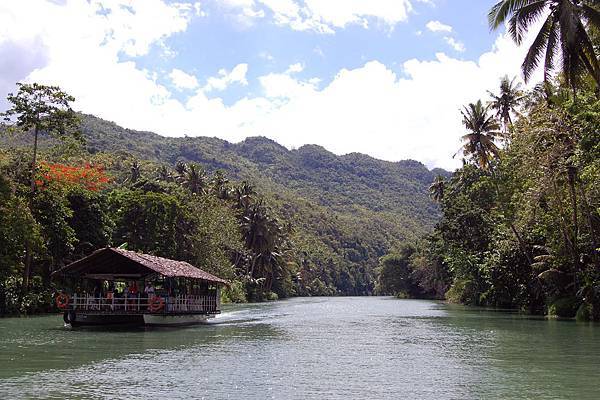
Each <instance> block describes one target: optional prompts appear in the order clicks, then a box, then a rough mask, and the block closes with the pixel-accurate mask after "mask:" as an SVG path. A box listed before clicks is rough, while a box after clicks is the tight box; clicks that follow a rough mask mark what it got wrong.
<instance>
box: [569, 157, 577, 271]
mask: <svg viewBox="0 0 600 400" xmlns="http://www.w3.org/2000/svg"><path fill="white" fill-rule="evenodd" d="M567 176H568V181H569V193H570V195H571V208H572V220H573V239H572V240H571V245H572V246H573V248H572V252H573V261H574V262H575V263H576V265H575V267H576V268H578V267H579V250H578V246H577V238H578V236H579V222H578V219H577V192H576V191H575V184H576V181H577V167H575V166H572V165H571V166H569V167H568V168H567Z"/></svg>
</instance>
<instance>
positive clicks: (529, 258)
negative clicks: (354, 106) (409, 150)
mask: <svg viewBox="0 0 600 400" xmlns="http://www.w3.org/2000/svg"><path fill="white" fill-rule="evenodd" d="M574 3H576V4H574ZM597 3H598V2H589V1H581V2H579V1H578V2H573V1H571V0H564V1H537V2H518V1H514V0H503V1H500V2H499V3H498V4H497V5H496V6H495V7H494V8H493V9H492V10H491V11H490V15H489V18H490V25H491V26H492V28H495V27H497V26H499V25H501V24H503V23H504V21H505V20H506V21H507V22H508V26H509V33H510V34H511V35H512V36H513V39H514V40H515V41H516V42H517V43H518V44H520V43H521V40H522V38H523V33H524V32H525V31H526V30H527V28H529V27H530V26H531V25H532V24H533V23H534V21H535V20H536V19H538V18H540V17H541V16H543V17H544V18H546V23H545V24H544V25H543V26H542V28H541V30H540V31H539V33H538V36H537V39H536V40H535V41H534V42H533V44H532V45H531V47H530V48H529V51H528V54H527V56H526V59H525V61H524V62H523V65H522V69H523V75H524V77H525V79H526V80H528V78H529V77H530V76H531V73H532V71H533V70H534V69H535V68H536V67H537V66H538V64H543V68H544V72H545V82H543V83H541V84H539V85H538V86H536V87H535V88H534V89H532V90H529V91H523V90H522V89H521V85H520V84H518V83H516V82H515V80H514V79H513V80H510V79H509V78H507V77H506V78H504V79H502V81H501V84H500V90H499V92H497V93H488V97H489V99H488V101H487V102H482V101H477V102H475V103H471V104H469V105H467V106H466V107H464V109H463V111H462V118H463V124H464V127H465V135H464V136H463V137H462V140H463V143H464V146H463V148H462V149H461V153H462V155H463V157H464V158H463V167H462V168H460V169H458V170H457V171H456V172H455V173H454V174H453V176H452V177H451V178H449V179H445V178H444V177H438V178H436V180H435V181H434V183H433V184H432V185H431V188H430V190H431V196H432V198H433V199H434V200H436V201H438V202H439V204H440V206H441V209H442V214H443V215H442V218H441V220H440V222H439V223H438V224H437V225H436V227H435V229H434V232H433V234H431V235H428V236H427V237H426V238H424V239H423V240H421V241H419V242H418V243H417V244H416V245H415V246H413V247H405V248H403V249H401V250H399V251H397V252H393V253H392V254H390V255H388V256H386V257H384V258H382V260H381V266H380V268H379V271H380V273H379V277H380V280H379V285H378V289H379V291H380V292H381V293H390V294H397V295H400V296H420V295H422V293H423V291H424V290H425V291H429V293H435V294H436V295H437V296H443V295H444V294H445V297H446V298H447V299H449V300H451V301H455V302H460V303H465V304H472V305H483V306H493V307H501V308H517V309H521V310H525V311H528V312H531V313H537V314H547V315H553V316H558V317H575V316H576V317H577V318H579V319H584V320H587V319H594V320H599V319H600V248H599V247H600V241H599V239H600V236H599V235H600V95H599V93H600V86H599V85H600V79H599V78H600V66H599V65H600V63H599V61H598V48H600V40H598V38H599V36H598V34H597V32H598V31H597V29H598V28H599V27H600V18H598V17H599V16H600V11H598V5H597ZM546 7H549V8H546ZM547 11H548V12H547ZM571 28H573V29H571ZM555 66H556V67H557V68H554V67H555ZM553 71H554V72H556V76H555V77H554V78H552V74H551V73H552V72H553Z"/></svg>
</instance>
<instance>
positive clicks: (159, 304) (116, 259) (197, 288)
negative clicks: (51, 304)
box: [55, 247, 227, 327]
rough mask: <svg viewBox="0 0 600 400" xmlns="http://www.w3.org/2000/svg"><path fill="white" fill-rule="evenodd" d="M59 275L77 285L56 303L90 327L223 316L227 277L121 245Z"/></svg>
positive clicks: (73, 321)
mask: <svg viewBox="0 0 600 400" xmlns="http://www.w3.org/2000/svg"><path fill="white" fill-rule="evenodd" d="M55 274H57V275H59V276H61V277H62V278H63V280H64V281H65V282H66V283H67V286H69V287H72V288H73V289H72V290H70V291H67V292H63V293H60V294H59V295H58V296H57V297H56V304H57V306H58V307H59V308H61V309H62V310H64V315H63V318H64V321H65V323H66V324H69V325H71V326H73V327H77V326H85V325H147V326H169V325H189V324H196V323H201V322H204V321H206V320H208V319H210V318H214V317H215V315H217V314H219V313H220V312H221V311H220V307H221V303H220V289H221V287H223V286H224V285H227V281H225V280H224V279H221V278H219V277H217V276H214V275H212V274H209V273H208V272H205V271H202V270H201V269H199V268H196V267H194V266H192V265H191V264H188V263H187V262H183V261H175V260H170V259H167V258H163V257H157V256H153V255H150V254H142V253H137V252H134V251H129V250H124V249H120V248H110V247H109V248H104V249H100V250H96V251H95V252H93V253H92V254H90V255H89V256H87V257H85V258H82V259H80V260H78V261H75V262H73V263H71V264H69V265H67V266H65V267H64V268H62V269H60V270H59V271H57V272H56V273H55Z"/></svg>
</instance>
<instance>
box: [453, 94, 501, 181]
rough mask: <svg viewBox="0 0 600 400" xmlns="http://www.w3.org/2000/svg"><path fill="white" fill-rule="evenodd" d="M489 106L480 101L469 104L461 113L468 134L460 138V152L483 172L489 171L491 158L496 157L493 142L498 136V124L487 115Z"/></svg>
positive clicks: (496, 151)
mask: <svg viewBox="0 0 600 400" xmlns="http://www.w3.org/2000/svg"><path fill="white" fill-rule="evenodd" d="M488 109H489V106H484V105H483V103H482V102H481V100H478V101H477V103H470V104H469V105H468V106H466V107H464V109H463V110H462V111H461V114H462V116H463V121H462V123H463V125H464V126H465V127H466V128H467V129H468V130H469V133H467V134H466V135H464V136H463V137H462V140H463V141H464V142H465V143H464V145H463V147H462V152H463V154H464V155H465V156H467V157H469V158H471V159H472V160H473V161H474V162H475V164H476V165H478V166H479V167H480V168H481V169H483V170H486V171H487V170H489V169H490V166H491V162H492V158H494V157H498V146H496V143H495V140H496V138H497V137H498V135H499V132H498V129H499V128H500V127H499V126H498V122H496V120H495V119H494V117H493V116H492V115H489V113H488Z"/></svg>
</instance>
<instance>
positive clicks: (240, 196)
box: [234, 181, 256, 210]
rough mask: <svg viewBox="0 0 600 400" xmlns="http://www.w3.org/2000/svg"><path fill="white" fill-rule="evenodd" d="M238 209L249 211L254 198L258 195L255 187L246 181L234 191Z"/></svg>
mask: <svg viewBox="0 0 600 400" xmlns="http://www.w3.org/2000/svg"><path fill="white" fill-rule="evenodd" d="M234 195H235V200H236V203H237V207H238V208H240V209H243V210H248V208H249V207H250V204H251V202H252V197H254V196H255V195H256V191H255V190H254V187H253V186H252V185H251V184H249V183H248V182H246V181H243V182H242V183H241V184H240V185H239V186H238V187H236V188H235V191H234Z"/></svg>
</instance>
